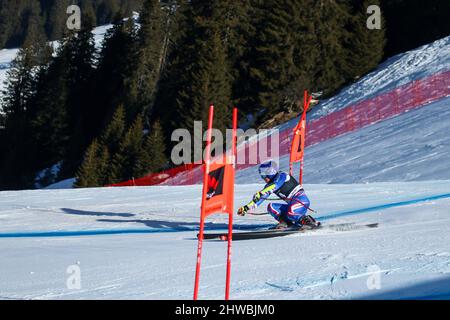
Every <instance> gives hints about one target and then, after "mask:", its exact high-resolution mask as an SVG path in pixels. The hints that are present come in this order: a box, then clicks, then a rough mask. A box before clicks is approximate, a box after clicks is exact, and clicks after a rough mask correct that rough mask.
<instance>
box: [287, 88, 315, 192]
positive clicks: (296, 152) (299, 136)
mask: <svg viewBox="0 0 450 320" xmlns="http://www.w3.org/2000/svg"><path fill="white" fill-rule="evenodd" d="M311 100H312V96H309V95H308V91H305V96H304V99H303V113H302V116H301V118H300V121H299V122H298V124H297V126H296V127H295V128H294V136H293V138H292V144H291V154H290V158H289V173H290V174H291V175H293V172H292V170H293V166H294V163H296V162H300V174H299V182H300V184H302V183H303V157H304V155H305V140H306V139H305V135H306V112H307V111H308V108H309V105H310V104H311Z"/></svg>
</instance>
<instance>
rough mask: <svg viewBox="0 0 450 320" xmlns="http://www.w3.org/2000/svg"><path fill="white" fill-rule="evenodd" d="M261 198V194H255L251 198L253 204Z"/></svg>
mask: <svg viewBox="0 0 450 320" xmlns="http://www.w3.org/2000/svg"><path fill="white" fill-rule="evenodd" d="M261 197H262V194H261V192H257V193H255V195H254V196H253V202H254V203H257V202H258V201H259V199H261Z"/></svg>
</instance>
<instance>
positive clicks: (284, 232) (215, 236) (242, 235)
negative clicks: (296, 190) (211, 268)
mask: <svg viewBox="0 0 450 320" xmlns="http://www.w3.org/2000/svg"><path fill="white" fill-rule="evenodd" d="M377 227H378V223H369V224H355V223H341V224H333V225H325V226H323V225H319V226H317V227H313V228H311V227H307V228H298V227H290V228H284V229H267V230H256V231H248V232H233V234H232V237H233V240H236V241H239V240H254V239H266V238H275V237H284V236H288V235H292V234H298V233H304V232H308V231H315V230H318V229H324V230H331V231H337V232H344V231H353V230H361V229H372V228H377ZM198 236H199V235H198V234H197V237H198ZM203 239H205V240H222V241H227V240H228V233H205V234H204V235H203Z"/></svg>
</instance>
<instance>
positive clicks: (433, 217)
mask: <svg viewBox="0 0 450 320" xmlns="http://www.w3.org/2000/svg"><path fill="white" fill-rule="evenodd" d="M260 187H261V185H238V186H237V188H236V193H235V196H236V205H242V204H244V203H246V202H247V201H248V200H249V199H250V198H251V195H252V194H253V192H255V191H257V190H258V189H259V188H260ZM305 188H306V190H307V193H308V195H309V196H310V198H311V201H312V207H313V208H314V209H315V210H317V211H318V212H319V214H318V215H317V217H318V218H319V219H321V220H322V221H323V223H324V225H325V226H326V225H334V224H338V223H352V224H354V225H353V226H356V225H361V224H365V223H376V222H378V223H379V227H378V228H375V229H357V228H355V229H352V228H351V227H350V228H349V229H344V230H341V231H336V230H329V229H326V228H324V229H322V230H317V231H314V232H309V233H304V234H298V235H293V236H288V237H284V238H274V239H258V240H248V241H235V242H234V243H233V257H232V261H233V262H232V280H231V298H233V299H360V298H373V297H376V298H433V299H441V298H450V286H449V283H450V246H449V243H450V232H448V230H450V215H449V210H448V208H449V206H450V198H449V197H450V181H433V182H410V183H375V184H362V185H358V184H353V185H306V186H305ZM200 194H201V186H189V187H142V188H108V189H77V190H38V191H21V192H1V193H0V250H1V252H2V259H1V260H0V298H1V299H115V298H117V299H191V298H192V293H193V283H194V274H195V261H196V250H197V241H196V234H197V231H196V229H197V227H198V222H199V202H200ZM433 196H439V197H438V198H435V200H428V201H425V199H427V198H428V199H433ZM417 199H421V201H418V202H416V201H415V200H417ZM402 203H403V205H402ZM405 203H408V204H405ZM396 204H397V205H396ZM370 208H372V209H370ZM374 208H375V209H374ZM376 208H379V209H376ZM355 209H361V210H355ZM260 210H261V211H262V210H264V208H261V209H260ZM327 217H328V218H327ZM226 221H227V217H226V215H214V216H211V217H210V218H209V219H208V220H207V224H206V230H207V231H216V232H217V231H218V230H220V229H221V230H225V229H226ZM273 222H274V221H273V220H272V218H271V217H269V216H250V215H249V216H245V217H238V216H235V220H234V225H235V228H236V229H239V228H244V227H247V228H249V227H251V226H254V227H258V226H262V225H270V224H273ZM102 230H103V231H105V230H109V231H114V230H115V231H116V232H118V233H119V234H113V235H95V231H102ZM133 230H134V231H135V232H137V234H128V233H126V232H131V231H133ZM44 231H46V232H49V231H59V232H62V231H72V232H74V233H75V234H76V232H82V231H90V232H92V234H91V235H89V236H72V237H67V236H64V235H63V234H61V235H60V236H54V237H40V236H39V233H38V232H44ZM17 232H21V233H22V235H21V237H19V236H18V235H17ZM23 233H25V234H23ZM55 234H56V235H57V233H55ZM203 253H204V256H203V261H202V263H203V264H202V266H203V268H202V276H201V288H200V298H202V299H222V298H223V292H224V290H223V289H224V281H225V265H226V244H225V243H224V242H220V241H209V242H205V243H204V251H203ZM71 266H77V267H78V268H79V270H80V275H81V278H80V280H81V282H80V283H81V288H80V289H69V288H68V287H67V282H68V281H69V279H70V277H71V274H70V273H67V272H68V271H70V270H72V269H70V268H71Z"/></svg>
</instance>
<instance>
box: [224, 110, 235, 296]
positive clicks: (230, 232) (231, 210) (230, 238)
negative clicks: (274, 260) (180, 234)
mask: <svg viewBox="0 0 450 320" xmlns="http://www.w3.org/2000/svg"><path fill="white" fill-rule="evenodd" d="M237 114H238V110H237V108H234V109H233V135H232V139H233V141H232V144H231V161H232V163H231V164H230V165H232V166H233V170H232V174H233V177H232V181H233V185H232V188H231V190H230V192H231V193H232V196H231V199H232V200H231V203H230V206H229V208H227V209H228V214H229V216H228V252H227V280H226V287H225V300H230V281H231V243H232V241H233V214H234V175H235V169H236V157H237V154H236V150H237V146H236V145H237V133H236V131H237Z"/></svg>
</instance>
